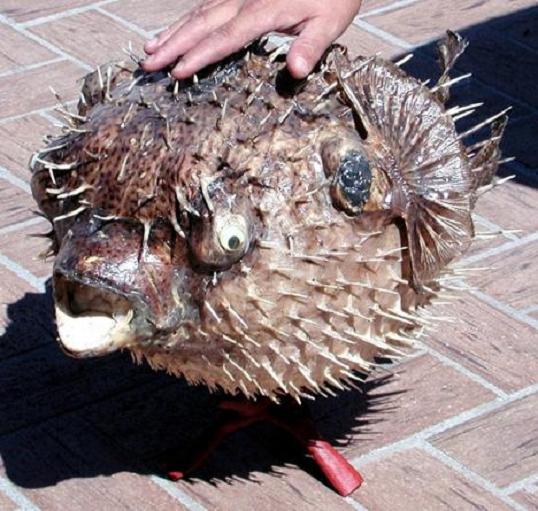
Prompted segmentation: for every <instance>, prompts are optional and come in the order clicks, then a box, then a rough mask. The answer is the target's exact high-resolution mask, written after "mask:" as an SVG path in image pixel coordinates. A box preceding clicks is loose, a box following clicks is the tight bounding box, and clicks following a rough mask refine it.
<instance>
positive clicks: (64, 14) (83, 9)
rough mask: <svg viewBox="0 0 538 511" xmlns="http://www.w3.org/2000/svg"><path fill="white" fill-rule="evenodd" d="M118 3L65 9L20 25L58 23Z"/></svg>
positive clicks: (101, 3) (112, 0)
mask: <svg viewBox="0 0 538 511" xmlns="http://www.w3.org/2000/svg"><path fill="white" fill-rule="evenodd" d="M116 1H117V0H103V1H101V2H96V3H94V4H89V5H84V6H83V7H73V8H72V9H65V10H63V11H60V12H57V13H55V14H49V15H47V16H41V17H40V18H34V19H33V20H29V21H24V22H22V23H19V24H18V25H19V27H21V28H29V27H35V26H37V25H42V24H43V23H48V22H49V21H56V20H60V19H62V18H67V17H68V16H74V15H75V14H82V13H84V12H88V11H93V10H95V9H96V8H99V7H101V6H102V5H108V4H111V3H114V2H116Z"/></svg>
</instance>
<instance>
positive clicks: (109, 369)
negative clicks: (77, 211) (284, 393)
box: [0, 290, 390, 488]
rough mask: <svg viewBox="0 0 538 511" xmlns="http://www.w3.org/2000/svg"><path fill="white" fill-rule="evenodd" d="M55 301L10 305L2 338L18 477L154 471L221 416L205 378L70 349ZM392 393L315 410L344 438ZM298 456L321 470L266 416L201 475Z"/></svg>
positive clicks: (30, 298) (0, 355)
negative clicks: (72, 353) (57, 322)
mask: <svg viewBox="0 0 538 511" xmlns="http://www.w3.org/2000/svg"><path fill="white" fill-rule="evenodd" d="M51 309H52V298H51V293H50V290H49V292H47V293H46V294H26V295H25V296H24V298H23V299H21V300H20V301H18V302H16V303H14V304H11V305H9V306H8V316H9V320H10V326H9V327H8V328H7V330H6V332H5V334H4V335H3V336H2V338H1V339H0V346H1V350H0V359H1V361H0V453H1V457H2V460H3V464H4V466H5V470H6V472H7V476H8V477H9V479H10V480H11V481H12V482H14V483H15V484H17V485H19V486H22V487H30V488H39V487H44V486H50V485H53V484H55V483H57V482H59V481H62V480H64V479H70V478H75V477H94V476H97V475H100V474H113V473H115V472H120V471H126V470H132V471H136V472H139V473H155V471H156V470H158V466H157V465H156V464H155V461H154V460H155V458H157V457H159V456H160V455H161V454H162V453H164V452H166V451H167V450H169V449H174V450H175V449H177V450H178V451H179V452H181V451H182V450H184V451H187V449H188V447H189V446H190V445H191V444H192V442H193V440H195V439H196V438H197V437H198V435H200V432H201V431H202V430H204V429H205V428H206V427H208V426H209V425H210V424H211V422H212V420H214V418H215V414H216V403H217V401H218V396H215V395H210V394H209V393H208V392H207V391H206V390H205V388H203V387H189V386H188V385H186V384H185V382H184V381H182V380H178V379H176V378H172V377H168V376H166V375H164V374H160V373H155V372H153V371H151V370H150V369H149V368H147V367H146V366H136V365H134V364H133V363H132V362H131V360H130V358H129V357H128V356H124V355H113V356H110V357H107V358H103V359H92V360H73V359H70V358H68V357H66V356H65V355H64V354H63V353H62V352H61V350H60V348H59V346H58V345H57V343H56V342H55V340H54V326H53V323H52V310H51ZM21 340H22V341H21ZM385 381H386V379H380V380H379V381H377V382H372V383H368V384H367V385H366V389H368V388H371V387H372V386H376V385H382V384H383V383H384V382H385ZM385 399H390V395H386V396H384V395H377V396H376V398H375V400H374V399H370V400H369V399H368V398H367V397H366V396H365V395H362V394H361V393H360V392H358V391H353V392H347V393H344V394H342V395H341V396H339V398H330V399H321V400H319V401H318V402H316V403H315V404H314V405H312V412H313V414H314V416H316V417H318V419H319V420H320V422H321V429H322V431H323V432H324V434H325V435H326V436H327V438H329V439H331V440H333V441H335V442H337V443H338V442H341V443H343V444H345V438H346V435H347V434H348V433H350V432H351V431H352V430H354V429H356V428H357V427H361V426H366V425H367V423H368V422H369V420H367V419H361V418H360V417H362V416H363V415H364V414H365V413H366V412H367V411H368V409H369V408H371V407H372V406H379V405H380V401H383V400H385ZM290 462H291V463H295V462H299V463H300V464H301V465H302V466H304V467H305V468H308V469H309V470H314V471H315V469H314V467H312V466H310V464H309V463H308V462H305V460H302V461H301V452H300V450H299V449H298V448H297V446H296V445H295V444H294V442H293V440H291V439H290V438H289V437H288V436H287V434H286V433H284V432H280V431H278V430H276V429H275V428H274V427H271V426H269V425H261V424H260V425H257V426H253V427H251V428H249V429H248V430H245V431H242V432H239V433H236V434H234V435H233V436H232V437H230V439H229V441H227V442H225V443H224V444H223V445H222V447H221V448H220V449H219V450H218V451H217V453H216V455H215V456H213V457H212V458H211V460H210V462H209V463H208V464H207V467H205V468H204V469H201V470H200V471H199V472H197V473H196V477H200V478H202V479H208V480H212V479H224V478H228V477H232V476H233V477H240V478H248V477H249V474H250V473H251V472H254V471H262V472H267V471H271V470H272V467H278V466H282V465H283V464H285V463H290ZM276 472H278V470H276Z"/></svg>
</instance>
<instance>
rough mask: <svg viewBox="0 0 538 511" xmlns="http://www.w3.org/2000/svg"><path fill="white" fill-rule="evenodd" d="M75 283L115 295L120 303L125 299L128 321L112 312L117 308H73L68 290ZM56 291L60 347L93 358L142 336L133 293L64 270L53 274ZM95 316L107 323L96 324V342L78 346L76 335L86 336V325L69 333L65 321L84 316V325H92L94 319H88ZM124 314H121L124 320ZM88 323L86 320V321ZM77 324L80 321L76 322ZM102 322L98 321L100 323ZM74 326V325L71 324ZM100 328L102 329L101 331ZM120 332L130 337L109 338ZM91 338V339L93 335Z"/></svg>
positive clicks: (108, 352)
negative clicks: (121, 328)
mask: <svg viewBox="0 0 538 511" xmlns="http://www.w3.org/2000/svg"><path fill="white" fill-rule="evenodd" d="M75 286H81V288H82V289H83V288H88V289H91V290H94V291H95V292H98V293H102V294H103V297H108V298H114V297H115V298H116V299H117V300H118V301H120V303H122V302H121V301H123V303H122V305H123V306H124V307H128V312H127V314H125V318H126V322H125V325H121V324H120V323H119V322H118V320H117V319H116V315H115V314H113V312H114V310H113V309H112V312H111V313H110V314H109V313H108V312H102V311H97V310H92V309H89V310H88V311H83V312H80V313H77V312H74V311H73V307H72V305H73V303H72V302H71V300H70V298H69V295H68V293H69V290H70V289H75ZM53 291H54V308H55V315H56V327H57V332H58V336H57V341H58V344H59V345H60V348H61V350H62V351H63V352H64V353H65V354H66V355H67V356H69V357H71V358H90V357H102V356H106V355H109V354H110V353H112V352H114V351H119V350H123V349H125V348H128V347H129V346H131V345H132V344H134V343H135V342H137V341H138V340H139V339H140V336H139V335H137V328H136V325H134V324H133V323H134V319H135V317H136V315H137V313H138V311H139V307H137V303H136V302H137V300H133V299H132V297H130V296H129V297H128V296H127V295H126V293H122V292H121V291H119V290H117V289H115V288H113V287H112V286H110V285H107V284H106V283H104V282H101V281H100V280H98V279H88V278H84V277H82V276H79V275H75V274H70V275H66V274H64V273H63V272H55V273H54V276H53ZM91 317H94V318H96V319H97V320H99V319H101V322H103V321H104V322H105V325H104V326H101V328H100V329H99V328H97V329H96V331H97V333H96V336H99V335H100V337H101V339H99V340H98V341H97V342H93V343H90V344H93V345H91V346H88V347H86V346H83V344H84V341H83V342H82V344H81V345H79V346H77V344H78V342H77V341H75V342H73V337H75V338H80V337H82V338H84V337H85V336H84V333H85V332H86V331H85V330H84V329H83V330H81V331H80V334H79V333H78V332H76V333H73V332H70V333H69V334H66V330H67V327H66V323H67V322H70V323H73V322H74V321H76V320H78V322H79V323H80V320H81V319H83V318H84V320H85V321H83V323H82V325H81V326H82V327H86V329H87V328H91V327H92V326H95V325H92V324H91V322H89V321H88V318H91ZM121 319H122V317H120V321H121ZM85 323H86V324H85ZM107 323H108V324H109V327H108V328H106V324H107ZM75 326H78V325H75ZM97 326H99V323H98V325H97ZM118 326H125V327H126V328H127V330H126V332H120V330H119V329H118ZM70 328H71V329H72V328H73V326H71V327H70ZM99 330H101V332H100V333H99ZM118 333H124V334H129V336H128V337H127V338H123V339H121V340H120V341H118V339H117V338H111V339H107V338H106V336H108V335H110V336H114V335H116V334H118ZM88 339H92V337H91V335H90V337H88Z"/></svg>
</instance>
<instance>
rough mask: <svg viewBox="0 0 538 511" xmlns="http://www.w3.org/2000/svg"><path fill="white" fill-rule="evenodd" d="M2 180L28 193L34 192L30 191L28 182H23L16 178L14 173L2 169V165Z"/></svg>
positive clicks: (0, 172) (0, 168)
mask: <svg viewBox="0 0 538 511" xmlns="http://www.w3.org/2000/svg"><path fill="white" fill-rule="evenodd" d="M0 178H2V179H4V180H5V181H7V182H8V183H11V184H12V185H14V186H16V187H17V188H20V189H21V190H22V191H24V192H26V193H32V190H31V189H30V185H29V184H28V183H27V182H26V181H24V180H22V179H21V178H20V177H17V176H15V175H14V174H13V173H12V172H10V171H9V170H7V169H6V168H4V167H2V166H1V165H0Z"/></svg>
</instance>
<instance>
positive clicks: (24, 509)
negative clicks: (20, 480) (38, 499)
mask: <svg viewBox="0 0 538 511" xmlns="http://www.w3.org/2000/svg"><path fill="white" fill-rule="evenodd" d="M0 490H1V491H3V492H4V493H5V494H6V495H7V496H8V497H9V498H10V499H11V500H12V501H13V502H15V504H17V505H18V506H19V508H18V510H19V511H39V508H38V507H37V506H36V505H35V504H34V503H32V502H31V501H30V500H29V499H28V498H26V496H25V495H24V494H23V493H22V492H21V491H20V490H19V488H17V486H15V485H14V484H13V483H12V482H11V481H9V480H8V479H7V478H5V477H3V476H0Z"/></svg>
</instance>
